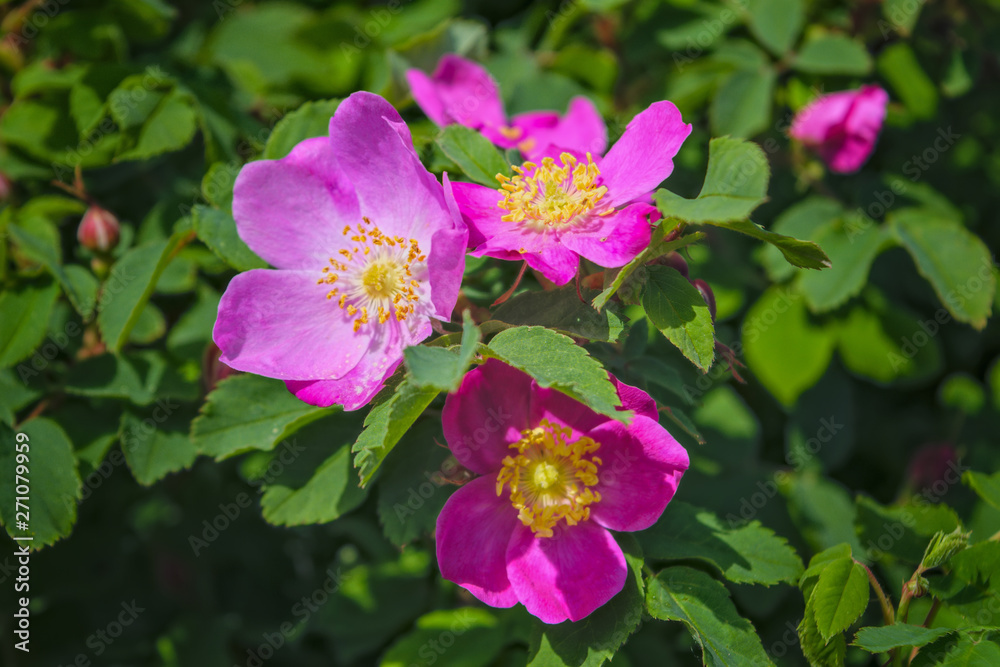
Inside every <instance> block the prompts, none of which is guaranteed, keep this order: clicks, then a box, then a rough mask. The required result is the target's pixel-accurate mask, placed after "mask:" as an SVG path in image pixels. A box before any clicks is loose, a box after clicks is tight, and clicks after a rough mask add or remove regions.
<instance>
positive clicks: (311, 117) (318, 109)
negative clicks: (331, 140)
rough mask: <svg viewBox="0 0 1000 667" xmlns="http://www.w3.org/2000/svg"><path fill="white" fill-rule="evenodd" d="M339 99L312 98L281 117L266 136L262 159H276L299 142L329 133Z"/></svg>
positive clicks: (284, 154)
mask: <svg viewBox="0 0 1000 667" xmlns="http://www.w3.org/2000/svg"><path fill="white" fill-rule="evenodd" d="M339 105H340V100H314V101H312V102H306V103H305V104H303V105H302V106H300V107H299V108H298V109H296V110H295V111H292V112H290V113H288V114H286V115H285V116H284V117H282V119H281V120H279V121H278V123H277V124H276V125H275V126H274V130H272V131H271V136H269V137H268V138H267V145H265V146H264V155H263V157H264V159H266V160H278V159H280V158H283V157H285V156H286V155H288V154H289V153H291V152H292V149H293V148H295V146H296V145H298V143H299V142H301V141H304V140H305V139H309V138H311V137H321V136H324V135H327V134H329V132H330V120H331V119H332V118H333V114H334V113H335V112H336V111H337V106H339Z"/></svg>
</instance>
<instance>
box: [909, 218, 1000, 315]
mask: <svg viewBox="0 0 1000 667" xmlns="http://www.w3.org/2000/svg"><path fill="white" fill-rule="evenodd" d="M889 225H890V228H891V230H892V233H893V234H894V235H895V237H896V238H897V239H898V240H899V243H900V245H902V246H903V247H904V248H906V250H907V252H909V253H910V256H911V257H912V258H913V261H914V263H915V264H916V265H917V270H918V271H920V275H922V276H923V277H924V278H926V279H927V280H928V281H930V283H931V285H932V286H933V287H934V291H935V292H937V295H938V298H939V299H941V303H942V304H944V306H945V308H947V309H948V311H949V312H950V313H951V314H952V315H953V316H954V317H955V319H957V320H959V321H961V322H967V323H969V324H971V325H972V326H973V327H974V328H976V329H978V330H982V329H983V328H984V327H985V326H986V320H987V319H988V318H989V316H990V314H991V312H992V308H993V295H994V293H995V291H996V277H995V275H994V273H993V259H992V257H991V255H990V250H989V248H987V247H986V244H985V243H983V241H982V239H980V238H979V237H978V236H976V235H975V234H973V233H972V232H970V231H969V230H968V229H966V228H965V226H964V225H962V223H961V222H959V221H958V220H954V219H949V218H945V217H943V216H941V215H940V214H938V213H937V212H935V211H930V210H928V209H920V208H907V209H903V210H901V211H897V212H895V213H893V214H890V216H889Z"/></svg>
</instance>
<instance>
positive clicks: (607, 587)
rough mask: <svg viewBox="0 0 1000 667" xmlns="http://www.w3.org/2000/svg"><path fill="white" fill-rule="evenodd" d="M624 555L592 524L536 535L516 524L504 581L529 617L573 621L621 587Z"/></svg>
mask: <svg viewBox="0 0 1000 667" xmlns="http://www.w3.org/2000/svg"><path fill="white" fill-rule="evenodd" d="M627 575H628V571H627V567H626V564H625V556H624V555H623V554H622V550H621V548H620V547H619V546H618V543H617V542H615V540H614V538H613V537H612V536H611V534H610V533H609V532H608V531H607V530H605V529H604V528H601V527H600V526H598V525H597V524H595V523H594V522H593V521H584V522H583V523H580V524H577V525H575V526H565V525H562V524H561V525H560V527H559V528H557V529H556V532H555V535H553V536H552V537H548V538H539V537H536V536H535V535H534V534H533V533H532V532H531V529H530V528H527V527H526V526H523V525H518V526H517V527H516V528H515V529H514V536H513V537H512V538H511V541H510V546H509V547H508V549H507V577H508V578H509V579H510V583H511V585H512V586H513V588H514V592H515V593H516V594H517V599H518V600H520V601H521V603H523V604H524V606H525V608H526V609H527V610H528V612H529V613H531V614H533V615H534V616H536V617H538V618H539V619H540V620H541V621H542V622H543V623H562V622H563V621H566V620H570V621H579V620H580V619H582V618H585V617H586V616H588V615H589V614H590V613H591V612H593V611H594V610H595V609H597V608H598V607H600V606H601V605H603V604H605V603H606V602H608V600H610V599H611V598H613V597H614V596H615V595H617V594H618V592H619V591H621V590H622V588H623V587H624V586H625V580H626V578H627Z"/></svg>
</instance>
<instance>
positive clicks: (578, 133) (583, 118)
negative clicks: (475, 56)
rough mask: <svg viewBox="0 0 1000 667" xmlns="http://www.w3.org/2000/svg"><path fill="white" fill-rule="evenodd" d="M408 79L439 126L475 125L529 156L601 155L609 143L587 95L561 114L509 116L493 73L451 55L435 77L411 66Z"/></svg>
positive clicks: (498, 142)
mask: <svg viewBox="0 0 1000 667" xmlns="http://www.w3.org/2000/svg"><path fill="white" fill-rule="evenodd" d="M406 80H407V81H408V82H409V84H410V90H411V92H412V93H413V99H414V100H416V102H417V104H418V105H419V106H420V108H421V109H423V111H424V113H425V114H427V117H428V118H430V119H431V120H432V121H434V122H435V123H436V124H437V125H438V126H440V127H444V126H445V125H451V124H452V123H458V124H459V125H465V126H466V127H471V128H472V129H474V130H479V132H480V133H481V134H482V135H483V136H485V137H486V138H487V139H489V140H490V141H492V142H493V143H494V144H496V145H497V146H500V147H501V148H504V149H508V148H517V149H518V150H519V151H521V154H522V155H524V156H525V157H526V158H527V159H529V160H533V159H540V158H542V157H544V156H545V155H548V154H551V153H552V151H553V150H554V148H553V147H559V148H561V149H569V150H573V151H579V152H581V153H586V152H588V151H589V152H591V153H595V154H601V153H603V152H604V149H605V148H606V147H607V145H608V131H607V128H606V127H605V125H604V120H603V119H602V118H601V114H600V113H598V111H597V109H596V108H595V107H594V103H593V102H591V101H590V100H588V99H587V98H586V97H574V98H573V99H572V100H571V101H570V104H569V109H568V110H567V111H566V114H565V115H563V116H560V115H559V114H558V113H556V112H555V111H529V112H527V113H522V114H518V115H516V116H514V117H513V118H510V119H508V118H507V112H506V111H504V106H503V100H501V99H500V91H499V89H498V88H497V84H496V82H495V81H494V80H493V78H492V77H491V76H490V75H489V73H488V72H487V71H486V70H485V69H483V68H482V66H480V65H477V64H476V63H474V62H472V61H470V60H466V59H465V58H462V57H461V56H457V55H455V54H453V53H449V54H447V55H445V56H443V57H442V58H441V60H440V61H439V62H438V65H437V69H435V70H434V73H433V74H432V75H430V76H427V75H426V74H425V73H424V72H422V71H420V70H418V69H411V70H409V71H407V73H406ZM556 154H558V151H556Z"/></svg>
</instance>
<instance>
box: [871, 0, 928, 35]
mask: <svg viewBox="0 0 1000 667" xmlns="http://www.w3.org/2000/svg"><path fill="white" fill-rule="evenodd" d="M925 2H926V0H885V2H883V3H882V16H883V17H885V20H886V21H887V22H888V25H884V24H883V22H882V21H880V22H879V30H880V31H881V32H882V34H883V35H885V36H888V34H887V30H895V31H896V32H898V33H899V34H900V35H902V36H903V37H909V36H910V33H911V32H913V27H914V26H915V25H916V24H917V19H918V18H920V8H921V7H923V5H924V3H925Z"/></svg>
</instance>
